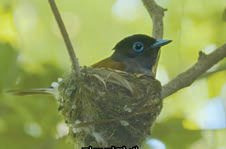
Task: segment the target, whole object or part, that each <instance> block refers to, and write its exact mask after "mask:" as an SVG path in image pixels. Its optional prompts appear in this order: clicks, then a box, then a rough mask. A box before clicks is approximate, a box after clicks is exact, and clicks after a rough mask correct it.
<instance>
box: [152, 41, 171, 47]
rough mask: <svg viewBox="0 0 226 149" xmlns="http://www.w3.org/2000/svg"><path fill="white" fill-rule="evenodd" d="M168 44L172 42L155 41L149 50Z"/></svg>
mask: <svg viewBox="0 0 226 149" xmlns="http://www.w3.org/2000/svg"><path fill="white" fill-rule="evenodd" d="M170 42H172V40H164V39H157V40H156V42H155V43H154V44H152V45H151V47H150V48H152V49H154V48H160V47H161V46H164V45H166V44H168V43H170Z"/></svg>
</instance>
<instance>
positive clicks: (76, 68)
mask: <svg viewBox="0 0 226 149" xmlns="http://www.w3.org/2000/svg"><path fill="white" fill-rule="evenodd" d="M49 4H50V7H51V9H52V12H53V14H54V17H55V19H56V21H57V24H58V27H59V29H60V32H61V34H62V36H63V39H64V42H65V45H66V47H67V51H68V54H69V56H70V59H71V63H72V67H73V70H74V71H75V73H76V74H77V75H80V66H79V62H78V59H77V57H76V54H75V52H74V48H73V46H72V43H71V41H70V38H69V35H68V33H67V30H66V28H65V25H64V22H63V20H62V17H61V15H60V13H59V10H58V8H57V5H56V3H55V0H49Z"/></svg>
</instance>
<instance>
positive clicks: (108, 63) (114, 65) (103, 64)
mask: <svg viewBox="0 0 226 149" xmlns="http://www.w3.org/2000/svg"><path fill="white" fill-rule="evenodd" d="M91 67H94V68H111V69H117V70H121V71H124V70H125V65H124V64H123V63H121V62H118V61H114V60H112V59H111V58H106V59H104V60H102V61H100V62H97V63H95V64H93V65H92V66H91Z"/></svg>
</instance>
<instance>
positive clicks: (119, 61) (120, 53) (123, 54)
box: [8, 34, 172, 97]
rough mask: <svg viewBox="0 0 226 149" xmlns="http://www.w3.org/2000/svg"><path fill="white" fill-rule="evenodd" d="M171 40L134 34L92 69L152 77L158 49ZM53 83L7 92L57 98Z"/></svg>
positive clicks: (123, 40) (56, 85)
mask: <svg viewBox="0 0 226 149" xmlns="http://www.w3.org/2000/svg"><path fill="white" fill-rule="evenodd" d="M171 41H172V40H164V39H155V38H153V37H150V36H148V35H145V34H134V35H131V36H128V37H126V38H124V39H122V40H121V41H119V42H118V43H117V44H116V45H115V46H114V47H113V49H112V50H113V51H114V52H113V54H112V55H111V56H110V57H108V58H105V59H103V60H101V61H99V62H97V63H95V64H93V65H91V67H92V68H109V69H115V70H120V71H124V72H127V73H134V74H143V75H148V76H153V70H152V69H153V66H154V65H155V63H156V61H157V56H158V53H159V49H160V47H162V46H164V45H167V44H168V43H170V42H171ZM61 81H62V79H61V78H60V79H58V81H57V82H53V83H52V84H51V86H50V87H49V88H35V89H27V90H17V89H15V90H8V92H10V93H12V94H14V95H20V96H24V95H33V94H51V95H54V96H55V97H57V96H58V94H57V89H58V86H59V82H61Z"/></svg>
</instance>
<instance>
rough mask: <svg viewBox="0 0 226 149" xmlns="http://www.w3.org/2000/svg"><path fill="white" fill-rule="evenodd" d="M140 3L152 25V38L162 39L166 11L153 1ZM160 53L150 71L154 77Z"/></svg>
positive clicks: (144, 0) (147, 0) (148, 0)
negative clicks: (149, 17)
mask: <svg viewBox="0 0 226 149" xmlns="http://www.w3.org/2000/svg"><path fill="white" fill-rule="evenodd" d="M142 1H143V4H144V6H145V8H146V9H147V11H148V13H149V15H150V16H151V19H152V24H153V28H152V36H153V37H154V38H157V39H158V38H162V37H163V16H164V11H166V9H164V8H162V7H160V6H159V5H158V4H157V3H156V2H155V1H154V0H142ZM160 53H161V52H160V51H159V53H158V57H157V60H156V64H155V65H154V66H153V70H152V71H153V74H154V75H156V70H157V66H158V61H159V57H160Z"/></svg>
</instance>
